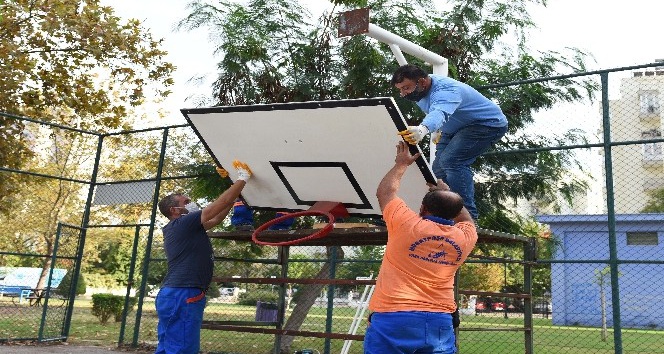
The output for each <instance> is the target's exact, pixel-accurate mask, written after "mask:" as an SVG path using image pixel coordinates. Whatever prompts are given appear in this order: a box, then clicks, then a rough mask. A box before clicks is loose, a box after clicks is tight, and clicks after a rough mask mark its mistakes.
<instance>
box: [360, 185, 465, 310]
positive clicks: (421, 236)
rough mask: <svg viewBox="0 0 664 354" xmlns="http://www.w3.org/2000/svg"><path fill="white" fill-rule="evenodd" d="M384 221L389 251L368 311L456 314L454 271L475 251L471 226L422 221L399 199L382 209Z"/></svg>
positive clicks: (462, 223) (387, 250)
mask: <svg viewBox="0 0 664 354" xmlns="http://www.w3.org/2000/svg"><path fill="white" fill-rule="evenodd" d="M383 219H384V220H385V223H386V225H387V235H388V237H387V247H386V249H385V255H384V256H383V263H382V264H381V266H380V272H379V274H378V279H377V280H376V288H375V289H374V293H373V296H372V297H371V300H370V301H369V310H371V311H375V312H396V311H428V312H447V313H452V312H454V310H456V303H455V302H454V273H455V272H456V270H457V268H459V266H461V264H462V263H463V262H464V261H465V260H466V257H468V254H470V252H471V251H472V250H473V247H475V243H476V242H477V230H476V229H475V225H474V224H473V223H470V222H460V223H457V224H455V225H454V226H450V225H443V224H438V223H435V222H433V221H430V220H426V219H423V218H422V217H421V216H420V215H419V214H418V213H416V212H414V211H412V210H411V209H410V208H408V206H407V205H406V203H405V202H404V201H403V200H401V199H400V198H396V199H394V200H391V201H390V202H389V203H388V204H387V205H386V206H385V210H383Z"/></svg>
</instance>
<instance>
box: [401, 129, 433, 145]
mask: <svg viewBox="0 0 664 354" xmlns="http://www.w3.org/2000/svg"><path fill="white" fill-rule="evenodd" d="M427 134H429V128H427V127H425V126H423V125H418V126H415V125H409V126H408V129H406V130H404V131H400V132H399V135H401V136H402V137H403V139H404V140H406V142H407V143H408V144H410V145H416V144H417V143H419V142H420V141H422V139H423V138H424V136H425V135H427Z"/></svg>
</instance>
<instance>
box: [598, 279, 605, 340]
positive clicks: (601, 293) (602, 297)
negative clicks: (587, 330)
mask: <svg viewBox="0 0 664 354" xmlns="http://www.w3.org/2000/svg"><path fill="white" fill-rule="evenodd" d="M599 302H600V304H601V305H602V342H606V295H605V294H604V286H601V287H600V288H599Z"/></svg>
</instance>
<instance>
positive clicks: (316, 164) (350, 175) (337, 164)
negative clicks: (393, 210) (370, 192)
mask: <svg viewBox="0 0 664 354" xmlns="http://www.w3.org/2000/svg"><path fill="white" fill-rule="evenodd" d="M270 164H272V167H274V171H275V172H276V173H277V175H279V178H280V179H281V181H282V182H283V183H284V187H286V189H288V191H289V192H290V194H291V196H292V197H293V200H294V201H295V202H296V203H297V204H304V205H314V204H316V202H319V201H320V200H303V199H301V198H300V197H299V196H298V194H297V192H296V191H295V190H294V189H293V187H292V186H291V185H290V183H289V182H288V179H287V178H286V176H285V175H284V173H283V172H282V171H281V167H337V168H341V169H342V170H343V171H344V174H345V175H346V177H347V178H348V182H349V183H350V184H351V185H352V186H353V188H354V189H355V192H356V193H357V196H358V198H359V199H360V200H361V201H362V204H358V203H343V204H344V206H345V207H346V208H355V209H371V203H370V202H369V200H368V199H367V196H366V195H365V194H364V192H363V191H362V188H361V187H360V185H359V183H357V180H356V179H355V177H354V176H353V172H351V170H350V168H348V164H346V163H345V162H314V161H312V162H274V161H270Z"/></svg>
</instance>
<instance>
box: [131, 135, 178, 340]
mask: <svg viewBox="0 0 664 354" xmlns="http://www.w3.org/2000/svg"><path fill="white" fill-rule="evenodd" d="M168 132H169V129H168V128H166V129H164V136H163V137H162V140H161V151H160V153H159V165H158V166H157V183H156V185H155V190H154V196H152V214H151V216H150V231H149V232H148V239H147V240H146V245H145V255H144V258H143V270H142V272H141V285H140V288H139V290H138V291H139V294H141V296H139V297H138V304H137V305H136V306H137V307H136V322H135V323H134V338H133V340H132V342H131V344H132V346H133V347H137V346H138V336H139V333H140V329H141V315H142V314H143V298H144V297H145V288H146V286H147V283H148V269H149V268H150V257H151V252H152V239H153V237H154V223H155V219H156V217H157V204H158V203H159V191H160V188H161V173H162V171H163V169H164V159H165V158H166V146H167V143H168Z"/></svg>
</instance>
